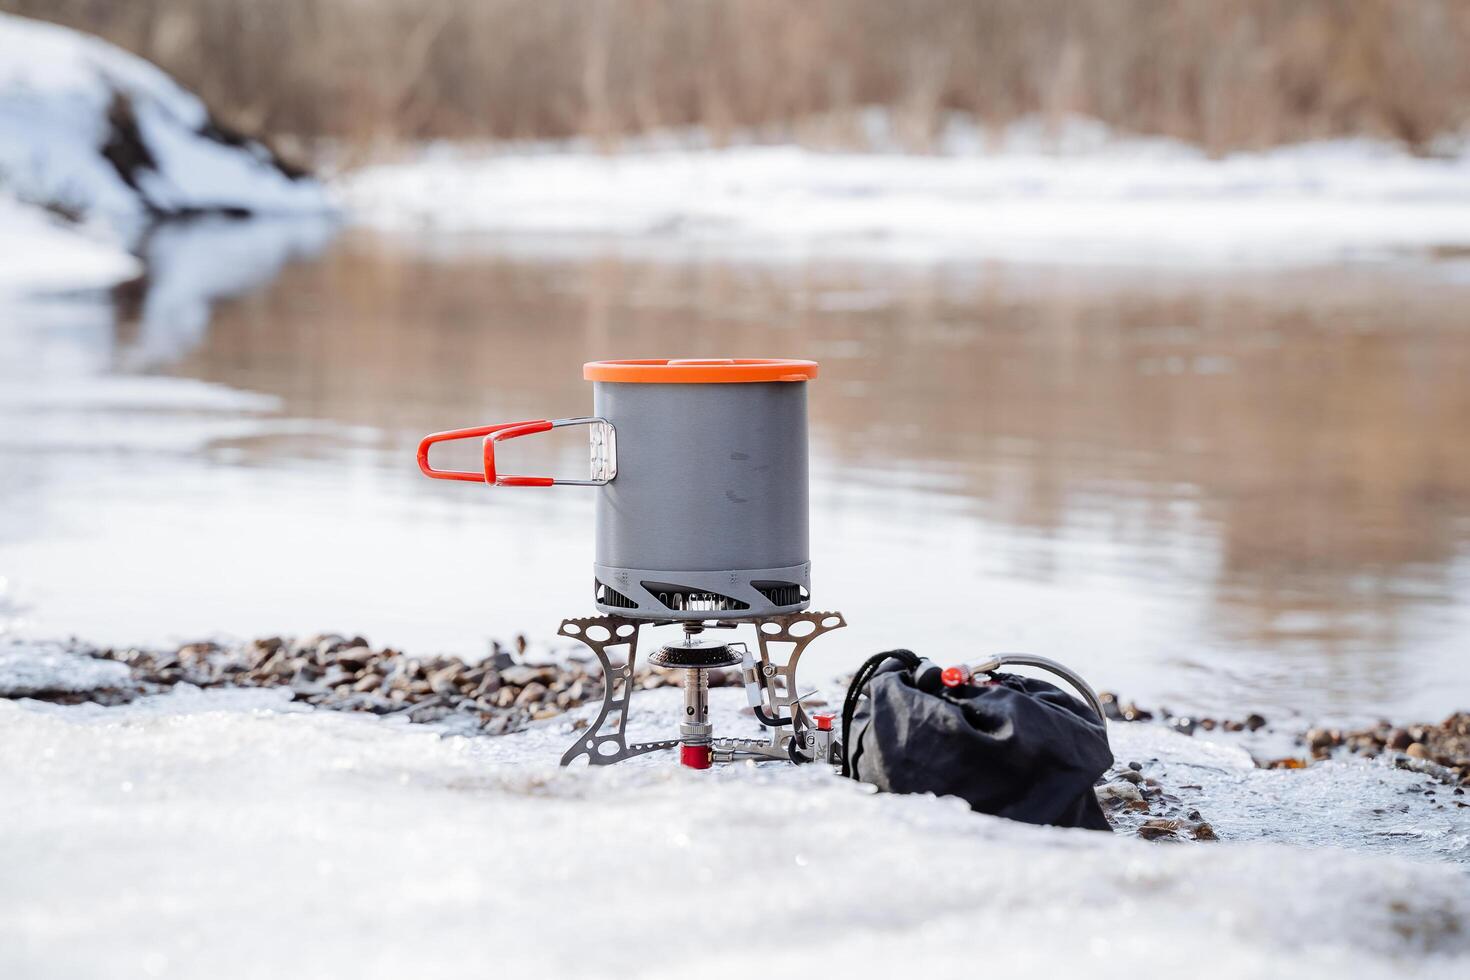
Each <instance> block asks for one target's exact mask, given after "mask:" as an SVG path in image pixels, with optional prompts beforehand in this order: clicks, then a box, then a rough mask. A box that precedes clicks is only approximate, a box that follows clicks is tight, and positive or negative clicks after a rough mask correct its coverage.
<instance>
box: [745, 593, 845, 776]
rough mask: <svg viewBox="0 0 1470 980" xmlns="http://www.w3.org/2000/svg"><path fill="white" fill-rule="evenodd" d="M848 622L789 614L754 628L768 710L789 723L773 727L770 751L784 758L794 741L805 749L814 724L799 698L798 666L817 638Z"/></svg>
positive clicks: (829, 615) (826, 615) (827, 615)
mask: <svg viewBox="0 0 1470 980" xmlns="http://www.w3.org/2000/svg"><path fill="white" fill-rule="evenodd" d="M846 625H847V620H846V619H845V618H844V617H843V615H842V613H840V612H799V613H787V614H786V615H784V616H776V617H773V618H771V619H763V620H760V621H758V622H757V623H756V624H755V628H756V636H757V638H758V640H759V645H760V659H759V661H758V663H757V664H756V670H757V671H758V672H759V674H760V677H759V678H758V680H759V682H760V684H761V688H762V692H763V694H764V700H765V710H766V712H767V713H768V714H769V715H770V716H771V717H773V718H780V719H783V720H784V719H787V718H789V719H790V722H789V723H787V724H781V725H776V726H772V727H771V741H770V743H769V745H768V749H770V750H773V751H774V752H775V753H777V754H779V755H780V756H782V757H785V755H786V753H787V748H788V743H789V742H790V740H791V739H792V738H793V737H794V738H797V739H798V740H800V741H799V743H798V744H799V745H805V744H806V739H807V735H808V733H809V732H811V730H812V727H813V726H812V723H811V721H810V719H809V718H808V716H807V713H806V711H805V710H804V709H803V708H802V705H801V703H800V702H799V701H797V698H798V697H800V696H801V692H800V691H798V690H797V687H796V666H797V664H798V663H799V662H800V660H801V655H802V654H803V653H804V652H806V648H807V646H808V645H809V644H810V643H811V642H812V641H813V640H815V639H816V638H817V637H819V636H821V635H823V634H824V633H830V632H832V631H833V630H838V629H842V627H844V626H846Z"/></svg>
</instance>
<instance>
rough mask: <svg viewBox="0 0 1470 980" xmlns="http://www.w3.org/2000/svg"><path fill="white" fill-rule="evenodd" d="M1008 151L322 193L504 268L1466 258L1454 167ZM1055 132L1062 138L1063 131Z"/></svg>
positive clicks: (523, 170) (1020, 141) (1349, 156)
mask: <svg viewBox="0 0 1470 980" xmlns="http://www.w3.org/2000/svg"><path fill="white" fill-rule="evenodd" d="M1072 128H1073V129H1077V128H1081V129H1083V130H1085V132H1084V133H1083V134H1082V135H1084V136H1086V137H1087V138H1085V139H1084V138H1080V137H1079V138H1067V134H1066V133H1063V135H1062V138H1060V139H1059V141H1053V142H1048V141H1045V140H1041V139H1038V138H1036V137H1035V134H1034V133H1031V132H1023V133H1019V134H1018V133H1011V134H1009V135H1008V136H1007V137H1006V138H1004V139H1001V140H1000V141H999V142H998V145H996V146H990V145H988V144H987V143H986V142H985V141H984V140H983V139H978V138H977V139H970V140H966V141H951V144H952V145H950V146H949V149H950V150H951V151H952V152H947V153H942V154H936V155H931V156H923V155H911V154H902V153H896V152H879V153H842V152H820V151H814V150H808V149H803V148H800V147H796V146H756V145H745V146H736V147H733V148H729V149H707V148H706V149H699V148H689V147H688V146H677V147H673V146H668V145H665V144H662V143H658V142H649V143H644V144H639V145H637V146H634V147H633V148H631V149H628V150H625V151H623V152H621V153H619V154H615V155H612V156H602V155H598V154H596V153H594V152H591V151H590V150H588V149H586V148H585V147H582V146H581V144H573V145H568V146H564V147H559V148H558V147H546V146H544V145H538V146H528V147H520V148H510V149H508V150H507V149H502V150H501V151H499V152H493V151H492V150H490V149H480V150H478V151H477V150H473V149H469V148H459V149H456V148H448V147H430V148H427V149H425V150H424V151H423V152H422V153H421V154H419V155H418V156H417V157H415V158H412V159H409V160H407V161H404V162H399V163H392V164H384V165H380V166H375V167H370V168H367V169H364V170H362V171H359V172H356V173H348V174H346V175H344V176H343V177H342V178H341V179H340V181H339V190H340V192H341V195H342V197H343V199H344V201H345V202H346V204H347V205H348V206H349V207H350V208H351V209H352V210H353V211H354V212H355V213H356V215H357V217H358V219H359V220H362V221H365V222H369V223H372V224H374V225H378V226H380V227H384V228H389V229H395V230H409V231H427V232H489V233H494V234H495V235H498V236H504V238H506V239H507V243H508V244H509V246H510V247H513V248H519V249H527V248H530V249H536V248H540V249H548V250H558V249H577V248H585V247H586V245H587V243H588V239H589V238H591V239H592V240H593V241H592V244H593V245H594V246H597V247H601V245H603V244H605V243H598V242H597V241H596V240H595V239H596V238H597V237H598V236H601V237H604V238H613V239H616V241H617V243H618V244H619V245H620V246H621V247H629V246H631V247H636V248H640V249H643V250H645V251H648V252H650V253H654V254H658V253H664V254H672V255H680V254H685V253H687V252H689V251H690V250H691V249H693V250H700V251H704V250H716V251H719V252H721V253H722V254H723V253H726V252H733V253H735V254H737V255H742V256H749V257H751V258H764V259H777V260H780V259H801V258H808V257H812V256H833V255H836V256H839V257H845V256H852V257H861V258H878V259H894V260H901V261H921V262H922V261H934V260H943V259H950V258H960V259H1003V260H1019V261H1033V260H1040V261H1048V262H1068V263H1089V262H1092V263H1105V264H1117V263H1122V264H1128V263H1148V264H1206V265H1208V264H1218V263H1226V264H1253V265H1277V264H1282V263H1294V262H1317V261H1325V260H1336V259H1343V258H1359V257H1365V256H1374V257H1376V256H1381V255H1384V254H1391V253H1397V252H1401V251H1405V250H1420V249H1424V248H1429V247H1449V248H1464V247H1470V154H1466V153H1464V152H1461V153H1460V154H1459V155H1456V156H1453V157H1449V158H1443V159H1419V158H1414V157H1411V156H1409V155H1407V154H1405V153H1404V152H1402V151H1400V150H1398V149H1396V148H1393V147H1391V146H1389V145H1387V144H1380V143H1375V142H1372V141H1368V140H1343V141H1335V142H1324V143H1319V144H1310V145H1301V146H1295V147H1287V148H1283V149H1279V150H1275V151H1271V152H1266V153H1239V154H1234V155H1231V156H1228V157H1226V158H1224V159H1210V158H1208V157H1207V156H1205V155H1204V154H1203V153H1201V152H1200V151H1198V150H1197V149H1194V148H1192V147H1189V146H1187V145H1184V144H1181V143H1176V142H1172V141H1168V140H1161V139H1147V140H1144V139H1121V138H1119V139H1112V138H1106V135H1105V134H1102V135H1099V134H1098V133H1097V126H1096V124H1093V125H1092V126H1090V127H1088V126H1085V125H1084V124H1081V123H1077V124H1074V126H1073V127H1072ZM1069 132H1070V130H1069Z"/></svg>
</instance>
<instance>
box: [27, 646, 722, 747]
mask: <svg viewBox="0 0 1470 980" xmlns="http://www.w3.org/2000/svg"><path fill="white" fill-rule="evenodd" d="M525 653H526V641H525V639H524V637H518V638H517V639H516V640H515V641H514V643H513V644H512V645H511V646H510V647H506V646H502V645H501V644H499V643H496V644H494V645H493V647H492V650H491V653H490V655H489V656H488V657H486V658H485V659H484V660H483V661H481V662H479V663H475V664H470V663H466V662H464V661H463V660H461V659H459V658H457V657H443V656H430V657H414V656H410V655H408V654H406V653H404V652H402V651H399V650H394V649H392V648H391V647H378V648H374V647H373V645H372V644H371V643H370V642H369V641H368V640H367V639H365V638H364V637H361V636H351V637H349V636H341V635H338V634H320V635H317V636H311V637H303V638H297V639H292V638H285V637H279V636H272V637H265V638H262V639H257V640H253V641H251V642H249V643H246V644H241V645H236V646H231V645H227V644H221V643H216V642H198V643H187V644H184V645H182V646H179V647H175V648H172V649H160V650H150V649H143V648H139V647H119V648H112V647H92V646H87V645H84V644H69V645H65V646H62V647H58V646H48V647H46V648H45V649H43V650H36V651H33V655H36V656H49V657H58V656H64V657H67V658H70V665H69V666H67V667H66V668H65V669H53V670H49V671H48V670H34V669H32V670H29V671H28V672H27V673H26V674H21V675H17V676H19V677H21V678H27V677H28V678H29V679H28V680H27V679H22V680H18V681H12V682H11V683H10V685H9V686H8V687H0V696H9V697H30V698H36V699H38V700H43V701H52V702H57V703H62V704H77V703H81V702H85V701H91V702H96V703H99V704H104V705H115V704H124V703H127V702H129V701H131V700H133V699H134V698H137V697H139V696H142V695H146V694H158V693H161V692H163V691H166V690H168V689H170V688H172V687H174V686H176V685H179V684H191V685H193V686H195V687H199V688H220V687H265V688H286V689H289V690H290V691H291V696H292V700H294V701H301V702H304V703H306V704H310V705H313V706H316V707H320V708H327V709H331V710H335V711H358V712H369V713H371V714H374V715H396V714H402V715H404V716H405V717H407V718H408V719H409V720H410V721H414V722H435V723H446V724H448V725H449V726H450V727H452V728H454V729H457V730H459V731H461V732H464V733H471V732H481V733H483V734H486V735H502V734H505V733H507V732H512V731H517V730H519V729H522V728H525V727H526V726H527V725H528V724H530V723H531V722H533V721H542V720H545V719H548V718H553V717H555V716H557V715H559V714H561V713H563V712H565V711H567V710H568V709H570V708H574V707H576V706H578V705H580V704H583V703H585V702H586V701H589V700H596V699H598V698H600V697H601V696H602V670H601V668H600V667H599V666H598V665H597V664H596V662H595V661H590V660H589V661H579V660H559V661H556V662H554V663H533V662H526V658H525ZM10 656H11V657H12V658H14V659H15V660H16V662H17V663H20V662H22V661H23V658H24V657H25V656H26V653H25V652H24V651H23V650H13V651H12V652H11V654H10ZM89 660H90V661H98V662H102V663H108V662H110V663H114V664H119V665H122V666H124V667H126V668H127V669H126V671H125V672H122V671H117V672H109V673H104V674H101V675H98V674H97V672H96V671H95V670H89V669H87V668H88V667H89V666H90V665H89V664H88V663H87V661H89ZM79 673H81V674H83V675H85V676H86V677H88V678H90V680H88V681H86V682H83V683H78V682H77V681H76V680H75V678H76V677H77V675H78V674H79ZM681 680H682V679H681V677H680V676H679V674H678V673H677V672H675V671H667V670H662V669H660V668H656V667H646V666H645V667H642V668H640V669H639V670H638V672H637V673H636V674H635V677H634V683H635V684H636V685H637V686H638V687H639V688H640V689H649V688H658V687H666V686H677V685H678V684H680V683H681ZM733 682H734V676H733V674H731V673H729V672H727V671H720V670H715V671H711V672H710V684H711V686H716V687H718V686H722V685H724V684H726V683H733Z"/></svg>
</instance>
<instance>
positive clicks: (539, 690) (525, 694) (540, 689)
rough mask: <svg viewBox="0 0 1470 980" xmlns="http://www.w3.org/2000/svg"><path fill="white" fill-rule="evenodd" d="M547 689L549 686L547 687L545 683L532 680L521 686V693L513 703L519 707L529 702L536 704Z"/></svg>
mask: <svg viewBox="0 0 1470 980" xmlns="http://www.w3.org/2000/svg"><path fill="white" fill-rule="evenodd" d="M548 690H549V688H547V686H546V685H545V684H542V683H541V682H540V681H532V682H531V683H529V684H527V685H526V686H525V687H523V688H521V693H520V694H519V695H518V696H517V697H516V699H515V703H516V704H517V705H519V706H521V707H525V706H526V705H530V704H536V703H537V702H539V701H540V700H541V698H542V697H544V696H545V695H546V692H547V691H548Z"/></svg>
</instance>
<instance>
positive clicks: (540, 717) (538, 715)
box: [531, 707, 561, 721]
mask: <svg viewBox="0 0 1470 980" xmlns="http://www.w3.org/2000/svg"><path fill="white" fill-rule="evenodd" d="M559 714H561V710H560V709H558V708H552V707H540V708H537V709H535V710H534V711H532V712H531V720H532V721H545V720H546V719H547V718H555V717H556V716H557V715H559Z"/></svg>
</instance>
